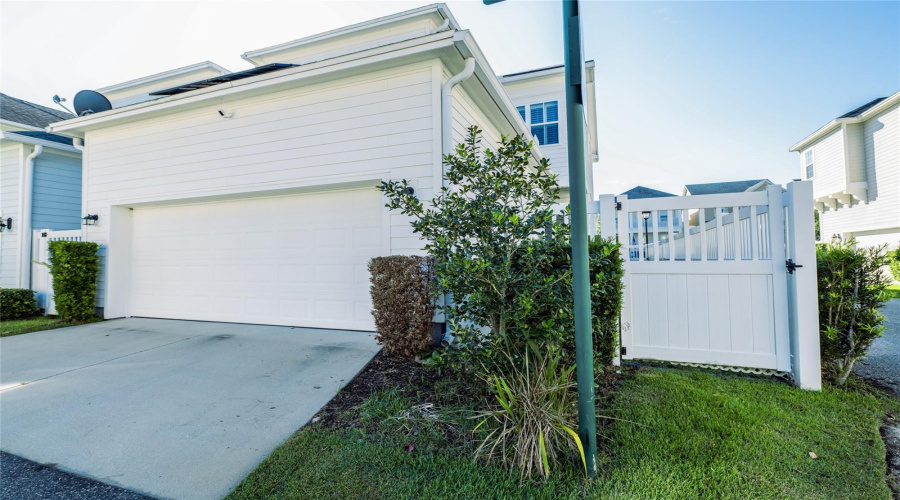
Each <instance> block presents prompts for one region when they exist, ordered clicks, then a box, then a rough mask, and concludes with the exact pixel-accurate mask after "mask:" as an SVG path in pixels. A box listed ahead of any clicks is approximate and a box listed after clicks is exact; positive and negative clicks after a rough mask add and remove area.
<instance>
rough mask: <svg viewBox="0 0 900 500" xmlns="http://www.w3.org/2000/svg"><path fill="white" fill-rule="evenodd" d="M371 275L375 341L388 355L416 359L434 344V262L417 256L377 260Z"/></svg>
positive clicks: (374, 261) (370, 271) (371, 269)
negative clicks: (432, 341) (389, 353)
mask: <svg viewBox="0 0 900 500" xmlns="http://www.w3.org/2000/svg"><path fill="white" fill-rule="evenodd" d="M369 275H370V276H371V278H370V279H371V281H372V286H371V287H370V288H369V290H370V292H371V294H372V308H373V310H372V315H373V316H375V330H376V331H377V334H376V335H375V340H376V341H377V342H378V343H379V344H382V345H384V348H385V350H387V351H388V352H391V353H395V354H399V355H401V356H405V357H407V358H414V357H415V356H416V355H417V354H419V353H420V352H422V351H423V350H425V349H426V348H427V347H428V346H429V345H430V344H431V329H432V319H433V317H434V310H435V295H436V291H435V278H434V263H433V261H432V260H431V259H430V258H428V257H421V256H416V255H391V256H389V257H375V258H374V259H372V260H370V261H369Z"/></svg>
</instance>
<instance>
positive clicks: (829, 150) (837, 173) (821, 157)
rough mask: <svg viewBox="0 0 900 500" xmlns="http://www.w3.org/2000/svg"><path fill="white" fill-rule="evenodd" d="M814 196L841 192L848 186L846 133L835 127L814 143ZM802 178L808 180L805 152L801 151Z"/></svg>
mask: <svg viewBox="0 0 900 500" xmlns="http://www.w3.org/2000/svg"><path fill="white" fill-rule="evenodd" d="M811 147H812V149H813V164H814V166H815V167H814V168H815V175H814V177H813V198H819V197H820V196H827V195H831V194H834V193H838V192H841V191H843V190H845V189H846V188H847V173H846V167H845V163H844V133H843V131H842V130H841V129H840V128H837V129H835V130H834V131H833V132H831V133H830V134H828V135H826V136H825V137H823V138H822V139H820V140H819V141H818V142H816V143H814V144H813V145H812V146H811ZM800 169H801V174H800V178H801V179H804V180H806V161H805V153H804V152H801V153H800Z"/></svg>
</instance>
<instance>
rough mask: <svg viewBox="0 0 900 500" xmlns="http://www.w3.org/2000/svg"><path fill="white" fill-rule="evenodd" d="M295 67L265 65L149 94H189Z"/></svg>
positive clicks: (280, 64)
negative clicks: (193, 91)
mask: <svg viewBox="0 0 900 500" xmlns="http://www.w3.org/2000/svg"><path fill="white" fill-rule="evenodd" d="M295 66H297V65H296V64H287V63H272V64H266V65H265V66H260V67H258V68H253V69H248V70H245V71H238V72H237V73H229V74H227V75H222V76H216V77H213V78H208V79H206V80H200V81H199V82H191V83H186V84H184V85H179V86H177V87H172V88H168V89H163V90H157V91H156V92H150V95H176V94H183V93H185V92H190V91H192V90H197V89H205V88H206V87H212V86H213V85H218V84H220V83H226V82H233V81H235V80H242V79H244V78H250V77H251V76H258V75H264V74H266V73H271V72H273V71H279V70H282V69H287V68H293V67H295Z"/></svg>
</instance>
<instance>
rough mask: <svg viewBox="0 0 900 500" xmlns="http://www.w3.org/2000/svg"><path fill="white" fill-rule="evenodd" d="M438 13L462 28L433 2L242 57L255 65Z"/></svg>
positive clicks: (451, 16) (445, 8)
mask: <svg viewBox="0 0 900 500" xmlns="http://www.w3.org/2000/svg"><path fill="white" fill-rule="evenodd" d="M430 13H437V14H439V15H440V16H441V17H443V18H444V19H449V20H450V26H449V30H450V31H454V30H458V29H460V27H459V23H458V22H456V18H454V17H453V14H451V13H450V9H448V8H447V6H446V5H444V4H442V3H440V4H431V5H426V6H424V7H419V8H416V9H411V10H406V11H403V12H398V13H396V14H391V15H389V16H384V17H379V18H376V19H371V20H369V21H363V22H361V23H356V24H351V25H350V26H344V27H341V28H337V29H333V30H330V31H326V32H324V33H317V34H315V35H310V36H307V37H303V38H298V39H296V40H291V41H289V42H284V43H280V44H278V45H272V46H269V47H263V48H261V49H255V50H248V51H247V52H244V53H243V54H241V58H242V59H244V60H246V61H248V62H250V63H252V64H253V65H255V66H256V65H258V64H259V63H258V62H257V61H256V60H254V58H256V57H259V56H264V55H266V54H271V53H273V52H279V51H282V50H288V49H292V48H295V47H300V46H303V45H306V44H309V43H313V42H321V41H324V40H328V39H331V38H336V37H339V36H343V35H348V34H350V33H354V32H357V31H364V30H367V29H371V28H377V27H379V26H384V25H386V24H390V23H394V22H397V21H403V20H405V19H411V18H414V17H419V16H422V15H425V14H430Z"/></svg>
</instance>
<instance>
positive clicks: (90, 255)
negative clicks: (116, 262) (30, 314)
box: [50, 241, 100, 321]
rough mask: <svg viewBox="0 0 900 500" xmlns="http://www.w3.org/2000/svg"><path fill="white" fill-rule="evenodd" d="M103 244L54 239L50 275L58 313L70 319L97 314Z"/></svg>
mask: <svg viewBox="0 0 900 500" xmlns="http://www.w3.org/2000/svg"><path fill="white" fill-rule="evenodd" d="M99 249H100V245H98V244H96V243H93V242H89V241H51V242H50V274H51V275H52V276H53V296H54V300H55V301H56V312H57V313H58V314H59V316H60V317H61V318H62V319H64V320H68V321H85V320H88V319H90V318H91V317H93V316H94V306H95V303H96V295H97V274H99V272H100V256H99V255H97V250H99Z"/></svg>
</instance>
